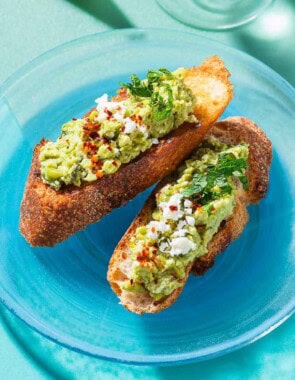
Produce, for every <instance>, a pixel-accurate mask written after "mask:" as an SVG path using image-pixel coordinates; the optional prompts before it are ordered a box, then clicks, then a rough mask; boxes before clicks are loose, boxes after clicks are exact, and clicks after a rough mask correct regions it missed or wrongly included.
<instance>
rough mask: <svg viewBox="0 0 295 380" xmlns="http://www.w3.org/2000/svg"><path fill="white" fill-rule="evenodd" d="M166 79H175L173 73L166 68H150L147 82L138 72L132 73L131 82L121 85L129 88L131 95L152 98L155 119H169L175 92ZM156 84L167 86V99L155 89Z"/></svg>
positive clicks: (151, 103)
mask: <svg viewBox="0 0 295 380" xmlns="http://www.w3.org/2000/svg"><path fill="white" fill-rule="evenodd" d="M165 79H173V74H172V73H171V72H170V71H169V70H167V69H164V68H161V69H159V70H149V71H148V73H147V83H145V82H143V81H141V80H140V79H139V77H138V76H137V75H136V74H133V75H131V77H130V80H131V83H122V82H121V83H120V86H121V87H124V88H127V89H128V90H129V91H130V93H131V95H133V96H139V97H142V98H151V99H150V105H151V106H152V107H153V117H154V120H155V121H161V120H165V119H167V117H169V116H170V115H171V113H172V109H173V92H172V89H171V87H170V86H169V84H168V83H164V82H163V80H165ZM154 85H155V86H158V87H161V86H162V87H165V88H166V94H167V99H166V100H165V99H164V97H163V96H162V95H160V94H159V92H158V91H155V90H154Z"/></svg>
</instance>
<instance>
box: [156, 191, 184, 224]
mask: <svg viewBox="0 0 295 380" xmlns="http://www.w3.org/2000/svg"><path fill="white" fill-rule="evenodd" d="M181 199H182V195H181V194H174V195H172V197H170V199H169V201H168V202H162V203H160V204H159V207H160V209H162V210H163V217H164V219H172V220H178V219H180V218H181V217H182V216H183V211H182V210H181V206H180V201H181Z"/></svg>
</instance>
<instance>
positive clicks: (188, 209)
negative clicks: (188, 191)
mask: <svg viewBox="0 0 295 380" xmlns="http://www.w3.org/2000/svg"><path fill="white" fill-rule="evenodd" d="M184 211H185V213H186V214H192V213H193V209H192V208H185V209H184Z"/></svg>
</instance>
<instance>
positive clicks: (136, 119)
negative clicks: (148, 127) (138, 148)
mask: <svg viewBox="0 0 295 380" xmlns="http://www.w3.org/2000/svg"><path fill="white" fill-rule="evenodd" d="M130 119H131V120H133V121H134V122H135V123H137V124H138V125H141V124H142V117H141V116H140V115H135V114H133V115H131V116H130Z"/></svg>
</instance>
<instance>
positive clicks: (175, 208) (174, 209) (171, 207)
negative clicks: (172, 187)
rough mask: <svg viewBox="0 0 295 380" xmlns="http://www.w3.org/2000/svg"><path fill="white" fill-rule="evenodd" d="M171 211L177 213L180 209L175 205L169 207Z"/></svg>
mask: <svg viewBox="0 0 295 380" xmlns="http://www.w3.org/2000/svg"><path fill="white" fill-rule="evenodd" d="M169 209H170V210H171V211H177V210H178V207H177V206H174V205H170V206H169Z"/></svg>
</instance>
